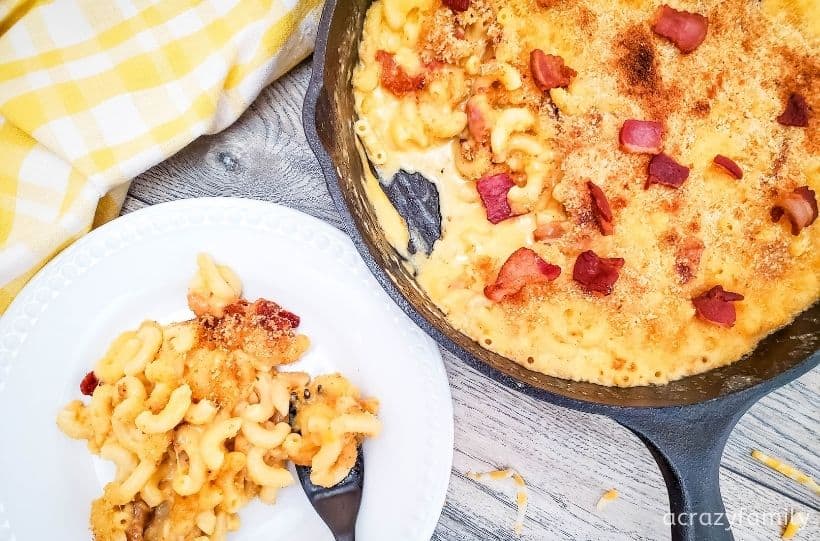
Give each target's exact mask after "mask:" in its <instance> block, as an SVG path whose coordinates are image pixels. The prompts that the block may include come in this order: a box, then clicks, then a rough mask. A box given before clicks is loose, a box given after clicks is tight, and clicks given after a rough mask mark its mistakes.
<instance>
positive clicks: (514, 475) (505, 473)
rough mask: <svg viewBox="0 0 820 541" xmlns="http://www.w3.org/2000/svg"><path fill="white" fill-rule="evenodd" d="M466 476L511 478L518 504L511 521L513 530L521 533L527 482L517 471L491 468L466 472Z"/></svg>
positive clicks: (487, 478)
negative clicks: (515, 513)
mask: <svg viewBox="0 0 820 541" xmlns="http://www.w3.org/2000/svg"><path fill="white" fill-rule="evenodd" d="M467 477H469V478H470V479H473V480H474V481H503V480H505V479H512V480H513V483H514V484H515V487H516V491H515V503H516V505H517V506H518V514H517V515H516V517H515V522H514V523H513V531H514V532H515V534H516V535H521V533H522V531H523V530H524V515H525V514H526V513H527V503H528V502H529V496H528V494H527V483H526V482H525V481H524V478H523V477H521V474H519V473H518V472H517V471H515V470H514V469H512V468H506V469H503V470H492V471H488V472H482V473H477V472H471V471H468V472H467Z"/></svg>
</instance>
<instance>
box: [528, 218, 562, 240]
mask: <svg viewBox="0 0 820 541" xmlns="http://www.w3.org/2000/svg"><path fill="white" fill-rule="evenodd" d="M563 234H564V226H563V225H561V222H547V223H545V224H540V225H538V226H537V227H536V228H535V230H534V231H533V232H532V236H533V238H534V239H535V240H537V241H541V240H551V239H557V238H559V237H561V236H562V235H563Z"/></svg>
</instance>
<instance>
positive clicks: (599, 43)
mask: <svg viewBox="0 0 820 541" xmlns="http://www.w3.org/2000/svg"><path fill="white" fill-rule="evenodd" d="M389 3H390V2H387V3H385V4H384V7H383V4H382V2H376V3H374V4H373V7H372V8H371V10H370V12H369V14H368V18H367V22H366V24H365V34H364V38H363V43H362V46H361V47H360V55H361V58H362V64H361V65H360V67H359V68H358V70H357V75H358V76H359V77H360V78H364V76H365V75H366V74H367V73H371V74H372V71H373V63H374V61H373V60H372V54H373V51H374V50H375V49H384V50H388V51H389V52H392V53H398V51H399V50H401V51H402V53H401V54H396V57H397V58H398V59H399V60H401V59H403V58H406V57H407V56H408V53H407V51H408V40H407V39H405V40H404V41H402V40H401V39H399V40H398V44H394V45H395V46H394V47H393V48H391V46H392V45H391V44H392V42H393V41H392V38H391V36H395V35H396V30H395V29H394V30H390V29H388V28H387V27H386V26H385V25H383V24H381V22H380V20H381V17H382V16H383V13H382V11H383V9H387V8H388V7H389V6H388V4H389ZM410 4H412V2H410ZM428 4H429V3H428ZM556 4H558V5H560V4H561V3H560V2H559V3H556ZM599 4H600V5H599ZM657 4H658V3H657V2H641V1H629V2H621V5H620V6H619V7H618V8H617V9H613V8H612V7H611V6H610V4H609V3H605V2H603V3H598V2H591V1H589V2H578V3H576V4H574V5H573V6H572V7H555V8H546V9H545V8H541V7H538V6H537V5H536V4H535V2H534V1H529V0H518V1H511V2H500V1H495V0H492V1H490V0H474V1H473V7H472V8H471V9H470V10H468V12H465V15H463V17H466V18H469V17H472V16H473V15H474V14H473V11H478V10H479V9H480V10H490V11H491V12H492V13H493V14H495V15H497V13H498V12H499V10H501V9H505V10H507V12H505V13H507V15H505V16H504V17H505V20H508V19H507V18H509V16H510V14H511V15H512V19H511V22H510V23H508V24H505V25H504V26H503V28H502V30H501V31H500V34H499V35H500V36H501V37H500V38H498V40H497V41H498V43H497V45H496V46H495V51H494V52H495V54H496V56H499V55H502V56H505V57H506V58H507V59H508V60H509V62H510V63H511V64H512V65H514V66H516V67H517V68H518V69H519V71H520V73H521V74H522V77H523V78H524V79H525V81H524V83H525V84H524V87H523V89H522V91H521V92H519V93H514V92H513V93H506V94H505V93H503V92H501V93H500V94H501V96H500V97H498V98H497V99H496V106H497V107H499V108H501V107H504V106H510V105H515V106H524V107H530V108H531V109H532V110H534V111H536V112H537V114H538V121H537V124H536V127H535V128H534V130H533V131H534V134H535V136H536V137H537V138H538V139H539V141H540V142H541V143H543V144H544V146H545V148H546V149H547V150H546V151H545V152H543V153H541V154H540V155H539V156H538V157H537V158H538V159H537V160H534V162H535V163H536V164H537V165H538V169H537V170H536V169H534V168H532V167H531V168H525V171H526V172H527V174H528V180H527V182H528V183H529V182H532V179H533V178H535V177H536V175H541V176H540V177H538V178H539V182H541V183H543V187H542V189H541V190H539V193H538V194H536V195H537V197H536V198H535V202H532V201H530V202H529V203H526V205H525V206H524V207H523V208H522V209H520V210H519V211H520V212H523V214H522V215H520V216H518V217H515V218H511V219H508V220H505V221H503V222H500V223H498V224H495V225H493V224H491V223H490V222H488V221H487V219H486V215H485V209H484V207H483V206H482V203H481V201H480V199H479V197H478V193H477V191H476V189H475V184H474V179H470V178H466V176H465V175H462V174H461V172H460V171H459V169H458V168H457V165H456V157H457V156H456V155H457V154H458V152H459V147H458V144H459V143H458V139H459V137H454V138H452V139H448V138H444V137H436V136H435V135H433V136H429V135H428V136H427V138H426V140H422V141H421V142H419V141H416V142H411V144H409V145H408V144H407V140H406V139H402V138H398V139H397V138H396V137H392V136H391V134H393V133H394V131H393V130H392V126H393V125H394V124H395V123H408V125H410V124H409V123H413V122H415V124H412V125H413V126H416V127H417V125H420V124H421V122H420V121H419V120H418V119H415V120H414V119H413V118H412V116H411V117H407V100H408V99H409V100H412V99H413V98H412V96H411V97H410V98H408V97H404V98H397V97H396V96H394V95H392V94H390V93H389V92H387V91H385V90H384V89H383V88H381V87H376V88H375V89H372V90H363V88H366V86H367V85H358V86H357V90H356V102H357V110H358V112H359V114H360V118H363V119H366V120H367V121H368V123H369V126H370V128H371V129H372V138H371V143H370V144H369V145H367V142H366V145H367V148H368V151H369V152H370V153H371V155H372V153H373V148H372V147H373V145H379V149H380V150H381V149H383V150H385V151H386V152H385V159H384V160H382V161H383V162H384V163H383V164H382V165H381V167H380V175H381V176H382V178H383V179H390V178H392V175H393V174H394V173H395V172H396V171H397V170H398V169H404V170H407V171H411V172H419V173H421V174H423V175H424V176H425V177H427V178H428V179H430V180H431V181H433V182H434V183H435V184H436V186H437V188H438V191H439V196H440V201H441V212H442V219H443V223H442V238H441V239H440V240H439V241H438V242H437V243H436V244H435V246H434V249H433V252H432V254H430V256H427V257H425V256H423V255H415V256H413V258H412V260H411V261H412V263H413V264H414V265H415V267H416V270H417V279H418V283H419V284H420V285H421V287H422V288H423V289H424V290H425V292H426V293H427V295H429V297H430V299H431V300H432V301H433V302H434V303H436V305H438V306H439V307H440V308H441V310H442V311H443V312H444V313H445V314H446V315H447V318H448V319H449V321H450V322H451V323H452V324H453V325H454V326H455V327H456V328H457V329H459V330H460V331H462V332H464V333H465V334H467V335H468V336H470V337H472V338H473V339H475V340H476V341H477V342H479V343H480V344H481V345H482V346H483V347H486V348H488V349H491V350H493V351H495V352H497V353H499V354H501V355H504V356H506V357H509V358H510V359H513V360H515V361H516V362H518V363H520V364H522V365H523V366H526V367H527V368H529V369H531V370H535V371H538V372H543V373H545V374H549V375H552V376H557V377H561V378H566V379H572V380H581V381H590V382H594V383H598V384H602V385H617V386H633V385H646V384H663V383H667V382H669V381H671V380H674V379H678V378H681V377H684V376H687V375H692V374H696V373H700V372H704V371H706V370H710V369H712V368H715V367H718V366H723V365H726V364H729V363H731V362H734V361H736V360H738V359H739V358H741V357H742V356H743V355H744V354H746V353H748V352H749V351H751V350H752V349H753V348H754V347H755V345H756V344H757V342H758V341H760V340H761V339H762V338H763V337H765V336H766V335H768V334H769V333H771V332H773V331H774V330H776V329H778V328H780V327H782V326H784V325H787V324H788V323H789V322H790V321H791V320H792V319H793V318H794V317H795V316H796V315H797V314H798V313H799V312H801V311H802V310H805V309H806V308H807V307H808V306H810V305H811V304H812V303H813V302H815V301H817V299H818V297H820V223H815V224H814V225H812V226H811V227H808V228H806V229H804V230H803V231H802V232H801V233H800V234H799V235H797V236H793V235H791V233H790V230H789V225H788V223H787V221H786V220H785V219H784V220H783V222H782V223H772V222H771V220H770V218H769V210H770V209H771V207H772V205H773V202H774V201H775V199H776V198H777V196H778V194H779V193H783V192H785V191H790V190H792V189H794V188H795V187H797V186H803V185H808V186H809V187H810V188H812V189H813V190H815V191H816V192H818V193H820V150H819V148H820V136H819V135H818V125H819V124H820V122H818V120H819V119H818V118H817V115H818V113H817V112H818V111H820V97H819V96H820V65H819V64H818V58H820V41H819V40H820V37H818V36H820V33H819V32H817V30H818V24H817V23H818V21H820V13H818V10H816V9H814V10H813V9H812V8H811V6H810V5H808V7H806V6H804V4H805V3H801V2H790V3H776V2H771V1H770V2H765V3H764V5H763V7H762V8H761V7H759V6H758V5H757V4H756V3H749V2H745V1H740V0H737V1H732V0H730V1H726V2H714V1H713V2H699V3H697V5H695V4H687V5H686V6H685V8H686V9H688V10H691V11H697V12H699V13H703V14H707V15H708V17H709V23H710V27H709V33H708V35H707V38H706V41H705V42H704V43H703V44H702V45H701V46H700V47H699V48H698V49H697V50H696V51H695V52H693V53H692V54H690V55H685V56H684V55H681V54H680V53H679V52H678V51H677V49H675V47H674V46H672V45H671V44H670V43H668V42H666V41H665V40H663V39H661V38H659V37H657V36H654V35H653V34H652V33H651V31H649V30H648V28H649V23H648V22H647V21H648V20H649V19H650V18H651V16H652V13H653V12H654V9H655V7H656V6H657ZM781 4H782V5H783V6H785V7H782V6H781ZM809 4H811V2H809ZM420 6H421V5H420ZM778 6H781V7H782V9H777V7H778ZM676 7H677V6H676ZM442 10H446V13H444V14H443V15H442ZM448 17H450V18H452V14H451V13H449V10H447V8H444V7H441V6H440V5H438V3H437V2H433V3H432V5H429V7H424V6H421V7H420V8H419V9H418V10H417V11H411V12H410V13H409V15H408V20H409V21H410V22H411V23H413V21H415V22H416V23H418V24H420V25H421V26H422V27H424V26H425V23H430V21H439V20H440V19H442V18H443V19H442V20H444V21H445V22H447V21H448V20H449V19H447V18H448ZM476 17H478V16H477V15H476ZM428 26H429V24H428ZM405 34H406V32H405ZM430 34H434V32H432V31H431V32H430V33H429V34H427V36H428V37H427V38H425V35H424V34H422V35H421V36H420V37H418V36H417V38H416V41H415V42H413V41H412V40H410V42H411V44H412V43H415V44H414V45H413V47H414V48H415V50H417V51H419V56H420V57H424V55H425V54H427V53H429V52H430V47H431V38H430V37H429V36H430ZM405 37H406V36H405ZM425 40H426V41H425ZM434 45H436V44H434ZM425 46H426V47H427V49H425ZM535 46H537V47H539V48H541V49H543V50H544V51H546V52H548V53H551V54H559V55H561V56H562V57H563V59H564V60H565V62H566V64H567V65H568V66H570V67H572V68H573V69H575V70H576V71H577V72H578V75H577V76H576V77H575V78H574V80H573V82H572V83H571V85H570V86H569V88H568V89H567V90H563V89H554V90H553V91H551V93H550V96H549V98H550V100H549V101H551V102H552V104H554V105H555V106H556V107H557V110H558V111H557V112H554V111H552V109H551V107H547V106H545V105H544V103H545V101H546V100H545V101H540V100H541V96H540V93H539V94H538V96H537V98H533V97H532V96H533V93H532V92H530V93H529V94H527V93H526V91H527V90H528V87H527V85H530V86H531V85H532V84H531V82H530V81H527V80H526V77H528V75H529V70H528V67H527V63H526V58H527V55H528V52H529V50H531V49H532V48H534V47H535ZM448 47H450V46H449V45H448V44H447V43H445V44H443V45H442V47H440V49H442V50H443V51H445V52H444V54H445V56H446V55H447V54H449V53H448V51H452V47H450V48H448ZM433 48H434V49H435V47H433ZM425 50H426V51H427V52H426V53H425ZM436 50H438V49H436ZM510 51H511V52H510ZM436 54H440V53H436ZM485 54H486V53H485ZM647 54H648V55H649V57H648V58H649V60H648V61H647V60H646V58H647V56H646V55H647ZM448 58H449V57H448ZM464 63H465V62H464V59H463V58H461V57H458V55H456V58H455V59H454V61H453V64H454V65H455V66H462V67H463V65H464ZM412 64H413V62H411V61H406V60H405V61H404V65H407V66H408V68H407V69H411V67H412ZM775 66H777V67H775ZM454 69H460V68H454ZM354 84H356V76H354ZM468 86H469V85H468ZM791 91H799V92H801V93H802V94H803V95H804V96H805V98H806V99H807V101H808V102H809V104H810V106H811V107H812V109H813V111H815V113H813V116H811V117H810V120H809V127H808V128H785V127H783V126H780V125H779V124H777V123H776V122H775V120H774V119H775V118H776V117H777V116H778V115H779V114H780V113H781V112H782V110H783V104H784V102H785V96H787V95H788V92H791ZM419 94H421V93H419ZM455 95H456V96H457V97H456V98H454V100H455V101H458V104H457V105H456V107H457V108H458V107H460V108H461V110H463V101H464V99H465V96H464V95H462V94H458V92H456V93H455ZM425 99H427V97H426V96H425V95H420V96H419V97H418V98H417V101H418V103H420V104H423V103H425V102H424V100H425ZM534 99H535V100H537V101H535V102H533V100H534ZM368 100H369V101H368ZM539 102H540V103H539ZM374 103H375V104H377V106H374V105H373V104H374ZM419 107H421V106H419ZM628 118H637V119H659V120H663V121H664V122H665V137H664V142H665V148H664V151H665V152H666V153H668V154H669V155H671V156H673V157H674V158H675V159H676V160H677V161H678V162H679V163H682V164H685V165H687V166H689V167H690V174H689V178H688V180H687V181H686V182H685V183H684V185H683V186H682V187H681V188H680V189H677V190H672V189H668V188H666V187H662V186H652V187H651V188H649V189H644V182H645V179H646V167H647V163H648V160H649V157H648V156H645V155H636V154H626V153H624V152H622V151H621V150H619V149H618V131H619V129H620V126H621V124H622V123H623V121H624V120H625V119H628ZM462 137H466V135H463V136H462ZM716 154H723V155H726V156H730V157H732V158H733V159H735V161H737V162H738V164H739V165H740V166H741V168H742V169H743V171H744V177H743V179H742V180H739V181H738V180H734V179H732V178H731V177H729V176H728V175H727V174H726V173H725V172H723V171H721V170H720V169H719V168H717V167H716V166H714V165H713V164H712V158H713V157H714V156H715V155H716ZM454 156H455V157H454ZM513 158H516V159H517V158H518V157H517V156H513ZM587 179H589V180H592V181H593V182H595V183H596V184H598V185H599V186H600V187H601V188H602V189H603V190H604V192H605V193H606V194H607V197H608V199H609V201H610V203H611V204H612V207H613V212H614V215H615V220H614V223H615V233H614V234H613V235H611V236H602V235H601V234H600V233H599V231H598V229H597V225H596V224H595V222H594V220H593V219H592V217H591V214H590V212H589V210H588V209H589V202H588V199H585V197H586V196H585V189H584V183H585V182H586V180H587ZM368 182H369V184H372V182H373V181H372V180H369V181H368ZM374 187H375V185H374V186H369V188H368V193H369V194H371V202H372V204H373V205H374V207H375V208H376V209H377V212H378V213H379V215H384V216H392V215H390V210H388V208H387V207H390V203H389V201H388V200H387V198H386V197H384V196H383V194H381V195H378V191H376V190H374ZM374 192H376V193H374ZM512 195H513V193H512V192H511V199H512ZM512 203H513V205H514V208H515V203H516V202H515V201H512ZM390 209H392V207H390ZM553 220H557V221H560V222H561V223H562V224H564V226H565V230H566V231H567V233H566V234H565V235H564V236H563V237H561V238H559V239H556V240H554V241H551V242H536V241H535V240H534V239H533V234H532V233H533V230H534V229H535V226H536V225H537V224H538V223H543V222H548V221H553ZM383 224H384V226H385V229H386V230H387V231H391V234H390V237H391V238H392V239H394V241H395V242H396V243H397V244H394V246H396V247H397V249H401V251H402V253H406V251H405V248H406V245H407V244H406V239H407V235H406V226H405V232H402V233H396V229H401V227H402V226H403V224H402V223H400V222H397V221H396V219H395V218H394V217H390V218H387V219H385V221H384V222H383ZM691 239H695V240H697V241H699V242H702V243H703V245H704V250H703V253H702V256H701V259H700V263H699V265H697V268H696V269H695V272H694V276H693V277H692V278H691V279H690V280H688V281H683V280H682V279H681V277H680V275H679V274H678V272H676V270H675V268H676V264H677V262H678V257H679V256H678V254H679V253H680V250H681V249H682V247H683V246H684V245H685V244H686V242H687V241H688V240H691ZM521 246H527V247H529V248H531V249H533V250H534V251H536V252H537V253H538V254H539V255H540V256H541V257H542V258H543V259H544V260H546V261H548V262H550V263H553V264H556V265H558V266H560V267H561V269H562V273H561V275H560V276H559V277H558V279H556V280H555V281H554V282H552V283H550V284H538V285H531V286H527V287H525V288H524V289H523V290H522V291H521V292H520V293H518V294H516V295H514V296H512V297H510V298H508V299H505V300H504V301H502V302H492V301H490V300H489V299H487V298H486V297H485V296H484V294H483V289H484V287H485V286H486V285H487V284H488V283H492V282H493V281H494V279H495V276H496V274H497V273H498V269H499V268H500V266H501V264H502V263H503V262H504V261H505V260H506V258H507V257H508V256H509V255H510V254H511V253H512V252H513V251H515V250H516V249H517V248H519V247H521ZM587 249H591V250H593V251H595V253H597V254H598V255H600V256H601V257H622V258H624V259H625V261H626V264H625V266H624V268H623V269H622V271H621V275H620V278H619V280H618V282H617V283H616V284H615V287H614V291H613V293H612V294H611V295H609V296H605V297H602V296H594V295H591V294H588V293H586V292H584V291H583V290H581V289H580V288H579V287H578V284H576V283H575V282H574V281H573V280H572V267H573V264H574V262H575V259H576V257H577V255H578V254H579V253H580V252H582V251H584V250H587ZM716 284H720V285H722V286H723V287H724V288H725V289H726V290H728V291H735V292H738V293H741V294H743V295H744V296H745V300H744V301H742V302H738V303H735V307H736V310H737V322H736V324H735V326H734V327H732V328H729V329H727V328H723V327H718V326H716V325H713V324H710V323H708V322H704V321H702V320H700V319H698V318H696V317H695V310H694V307H693V305H692V302H691V299H692V298H693V297H695V296H697V295H698V294H700V293H702V292H703V291H705V290H707V289H709V288H710V287H712V286H713V285H716Z"/></svg>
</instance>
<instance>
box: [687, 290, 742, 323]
mask: <svg viewBox="0 0 820 541" xmlns="http://www.w3.org/2000/svg"><path fill="white" fill-rule="evenodd" d="M742 300H743V295H741V294H740V293H732V292H731V291H724V289H723V286H715V287H713V288H712V289H710V290H709V291H707V292H706V293H703V294H702V295H700V296H697V297H695V298H694V299H692V304H694V305H695V312H696V313H697V315H698V317H699V318H700V319H702V320H704V321H709V322H710V323H714V324H715V325H720V326H721V327H731V326H732V325H734V324H735V319H736V318H737V315H736V313H735V305H734V304H732V303H733V302H735V301H742Z"/></svg>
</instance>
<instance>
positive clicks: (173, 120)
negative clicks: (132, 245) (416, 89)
mask: <svg viewBox="0 0 820 541" xmlns="http://www.w3.org/2000/svg"><path fill="white" fill-rule="evenodd" d="M320 8H321V0H0V313H2V312H3V310H5V308H6V307H7V306H8V304H9V303H10V302H11V300H12V298H13V297H14V295H15V294H16V293H17V292H18V291H19V290H20V288H21V287H22V286H23V285H24V284H25V282H26V281H27V280H28V279H29V278H30V277H31V276H32V275H33V274H34V273H35V272H36V271H37V270H38V269H39V268H40V267H41V266H42V265H43V264H44V263H45V262H46V261H48V259H49V258H51V257H52V256H53V255H54V254H56V253H57V252H58V251H59V250H60V249H61V248H63V247H65V246H66V245H67V244H68V243H70V242H71V241H73V240H74V239H76V238H77V237H79V236H81V235H83V234H84V233H86V232H88V231H89V230H90V229H91V227H92V226H93V225H97V224H99V223H102V222H103V221H105V220H107V219H111V218H113V217H114V216H116V215H117V214H118V212H119V209H120V206H121V204H122V201H123V199H124V197H125V193H126V191H127V186H128V184H127V182H128V181H129V180H130V179H132V178H134V177H135V176H136V175H138V174H140V173H141V172H143V171H145V170H146V169H148V168H149V167H151V166H153V165H155V164H156V163H158V162H160V161H162V160H163V159H165V158H167V157H169V156H171V155H172V154H174V153H175V152H177V151H178V150H179V149H181V148H182V147H184V146H185V145H187V144H188V143H190V142H191V141H192V140H194V139H195V138H196V137H198V136H200V135H202V134H206V133H215V132H218V131H220V130H222V129H224V128H225V127H227V126H228V125H230V124H231V123H232V122H233V121H234V120H236V119H237V117H238V116H239V115H240V114H241V113H242V111H244V110H245V108H247V107H248V105H250V103H251V102H252V101H253V100H254V98H255V97H256V96H257V94H258V93H259V91H260V90H261V89H262V88H263V87H264V86H265V85H267V84H268V83H270V82H271V81H272V80H273V79H275V78H276V77H278V76H280V75H282V74H283V73H284V72H285V71H287V70H288V69H290V68H291V67H292V66H294V65H295V64H296V63H297V62H299V61H300V60H302V59H303V58H304V57H305V56H307V55H308V54H309V53H310V51H311V50H312V48H313V41H314V38H315V34H316V27H317V24H318V18H319V12H320ZM95 213H96V218H95Z"/></svg>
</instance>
